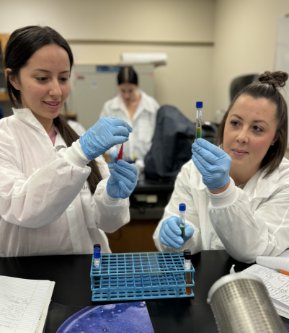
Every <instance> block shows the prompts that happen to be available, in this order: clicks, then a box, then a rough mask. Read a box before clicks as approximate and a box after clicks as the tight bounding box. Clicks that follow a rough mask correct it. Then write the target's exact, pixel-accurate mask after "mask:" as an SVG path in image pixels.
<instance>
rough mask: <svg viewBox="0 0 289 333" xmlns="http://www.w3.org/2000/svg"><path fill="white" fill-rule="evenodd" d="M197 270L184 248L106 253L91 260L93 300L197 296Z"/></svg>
mask: <svg viewBox="0 0 289 333" xmlns="http://www.w3.org/2000/svg"><path fill="white" fill-rule="evenodd" d="M194 272H195V270H194V267H193V265H192V266H191V269H190V270H184V255H183V253H181V252H180V253H175V252H172V253H171V252H132V253H103V254H102V255H101V260H100V265H99V267H95V266H94V264H93V258H92V262H91V270H90V278H91V291H92V301H108V300H114V301H117V300H145V299H158V298H185V297H194V292H193V287H194ZM188 276H189V278H190V279H189V280H188V279H186V277H188Z"/></svg>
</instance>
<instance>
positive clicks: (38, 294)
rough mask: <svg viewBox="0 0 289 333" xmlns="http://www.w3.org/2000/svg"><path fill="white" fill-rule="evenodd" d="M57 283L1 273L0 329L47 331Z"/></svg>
mask: <svg viewBox="0 0 289 333" xmlns="http://www.w3.org/2000/svg"><path fill="white" fill-rule="evenodd" d="M54 285H55V282H54V281H48V280H30V279H21V278H14V277H10V276H3V275H0V332H1V333H41V332H43V328H44V324H45V320H46V316H47V312H48V307H49V304H50V301H51V296H52V293H53V289H54Z"/></svg>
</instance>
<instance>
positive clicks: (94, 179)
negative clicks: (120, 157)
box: [53, 116, 102, 193]
mask: <svg viewBox="0 0 289 333" xmlns="http://www.w3.org/2000/svg"><path fill="white" fill-rule="evenodd" d="M53 123H54V125H55V126H56V127H57V129H58V131H59V133H60V134H61V136H62V137H63V139H64V141H65V143H66V145H67V147H70V146H71V145H72V143H73V142H74V141H76V140H77V139H78V138H79V135H78V134H76V132H75V131H74V130H73V129H72V128H71V127H70V126H69V125H68V124H67V121H66V119H65V118H64V117H63V116H59V117H57V118H55V119H54V120H53ZM88 166H90V168H91V172H90V175H89V177H88V179H87V182H88V185H89V189H90V192H91V193H94V192H95V189H96V186H97V184H98V183H99V182H100V181H101V179H102V177H101V174H100V171H99V169H98V167H97V165H96V162H95V161H90V162H89V163H88Z"/></svg>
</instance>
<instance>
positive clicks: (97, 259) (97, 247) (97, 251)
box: [93, 244, 101, 268]
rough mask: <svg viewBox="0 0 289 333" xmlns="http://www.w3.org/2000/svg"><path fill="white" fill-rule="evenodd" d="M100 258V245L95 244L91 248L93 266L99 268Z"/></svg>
mask: <svg viewBox="0 0 289 333" xmlns="http://www.w3.org/2000/svg"><path fill="white" fill-rule="evenodd" d="M100 257H101V246H100V244H95V245H94V246H93V266H94V267H95V268H99V266H100Z"/></svg>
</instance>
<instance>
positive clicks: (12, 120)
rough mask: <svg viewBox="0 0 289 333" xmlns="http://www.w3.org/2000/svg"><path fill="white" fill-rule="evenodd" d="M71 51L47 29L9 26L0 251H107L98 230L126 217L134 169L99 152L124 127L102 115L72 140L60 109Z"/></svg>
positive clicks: (117, 140) (0, 148) (0, 127)
mask: <svg viewBox="0 0 289 333" xmlns="http://www.w3.org/2000/svg"><path fill="white" fill-rule="evenodd" d="M72 65H73V55H72V52H71V49H70V47H69V45H68V43H67V42H66V40H65V39H64V38H63V37H62V36H61V35H60V34H59V33H58V32H56V31H55V30H53V29H52V28H50V27H40V26H26V27H23V28H20V29H17V30H15V31H14V32H13V33H12V34H11V36H10V38H9V40H8V43H7V46H6V51H5V72H6V78H7V89H8V93H9V96H10V99H11V102H12V105H13V113H14V115H12V116H10V117H6V118H3V119H1V121H0V138H1V139H0V140H1V145H0V178H1V182H0V256H2V257H6V256H30V255H53V254H79V253H81V254H85V253H92V251H93V245H94V244H95V243H99V244H100V245H101V247H102V250H103V252H109V251H110V248H109V244H108V240H107V237H106V235H105V232H113V231H115V230H116V229H118V228H119V227H121V226H122V225H124V224H125V223H127V222H128V221H129V218H130V217H129V201H128V197H129V195H130V194H131V192H132V191H133V189H134V187H135V185H136V179H137V171H136V168H135V167H134V166H133V165H130V164H129V163H127V162H125V161H115V162H114V163H112V166H111V173H109V169H108V167H107V165H106V163H105V162H104V161H103V159H102V158H101V155H102V154H103V153H104V152H105V151H106V150H108V149H109V148H110V147H112V146H114V145H116V144H121V143H123V142H125V141H127V140H128V137H129V134H130V132H131V127H130V126H129V125H128V124H127V123H126V122H124V121H122V120H119V119H113V118H103V119H101V120H100V121H98V122H97V123H96V124H95V125H94V126H92V127H91V128H90V129H88V130H87V131H86V132H85V133H84V134H83V135H82V136H81V137H80V138H79V137H78V135H77V134H76V133H75V132H74V131H73V130H72V129H71V128H70V127H69V126H68V125H67V122H66V120H65V119H64V118H62V117H61V115H60V113H61V110H62V108H63V105H64V103H65V100H66V99H67V97H68V95H69V92H70V73H71V68H72Z"/></svg>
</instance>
